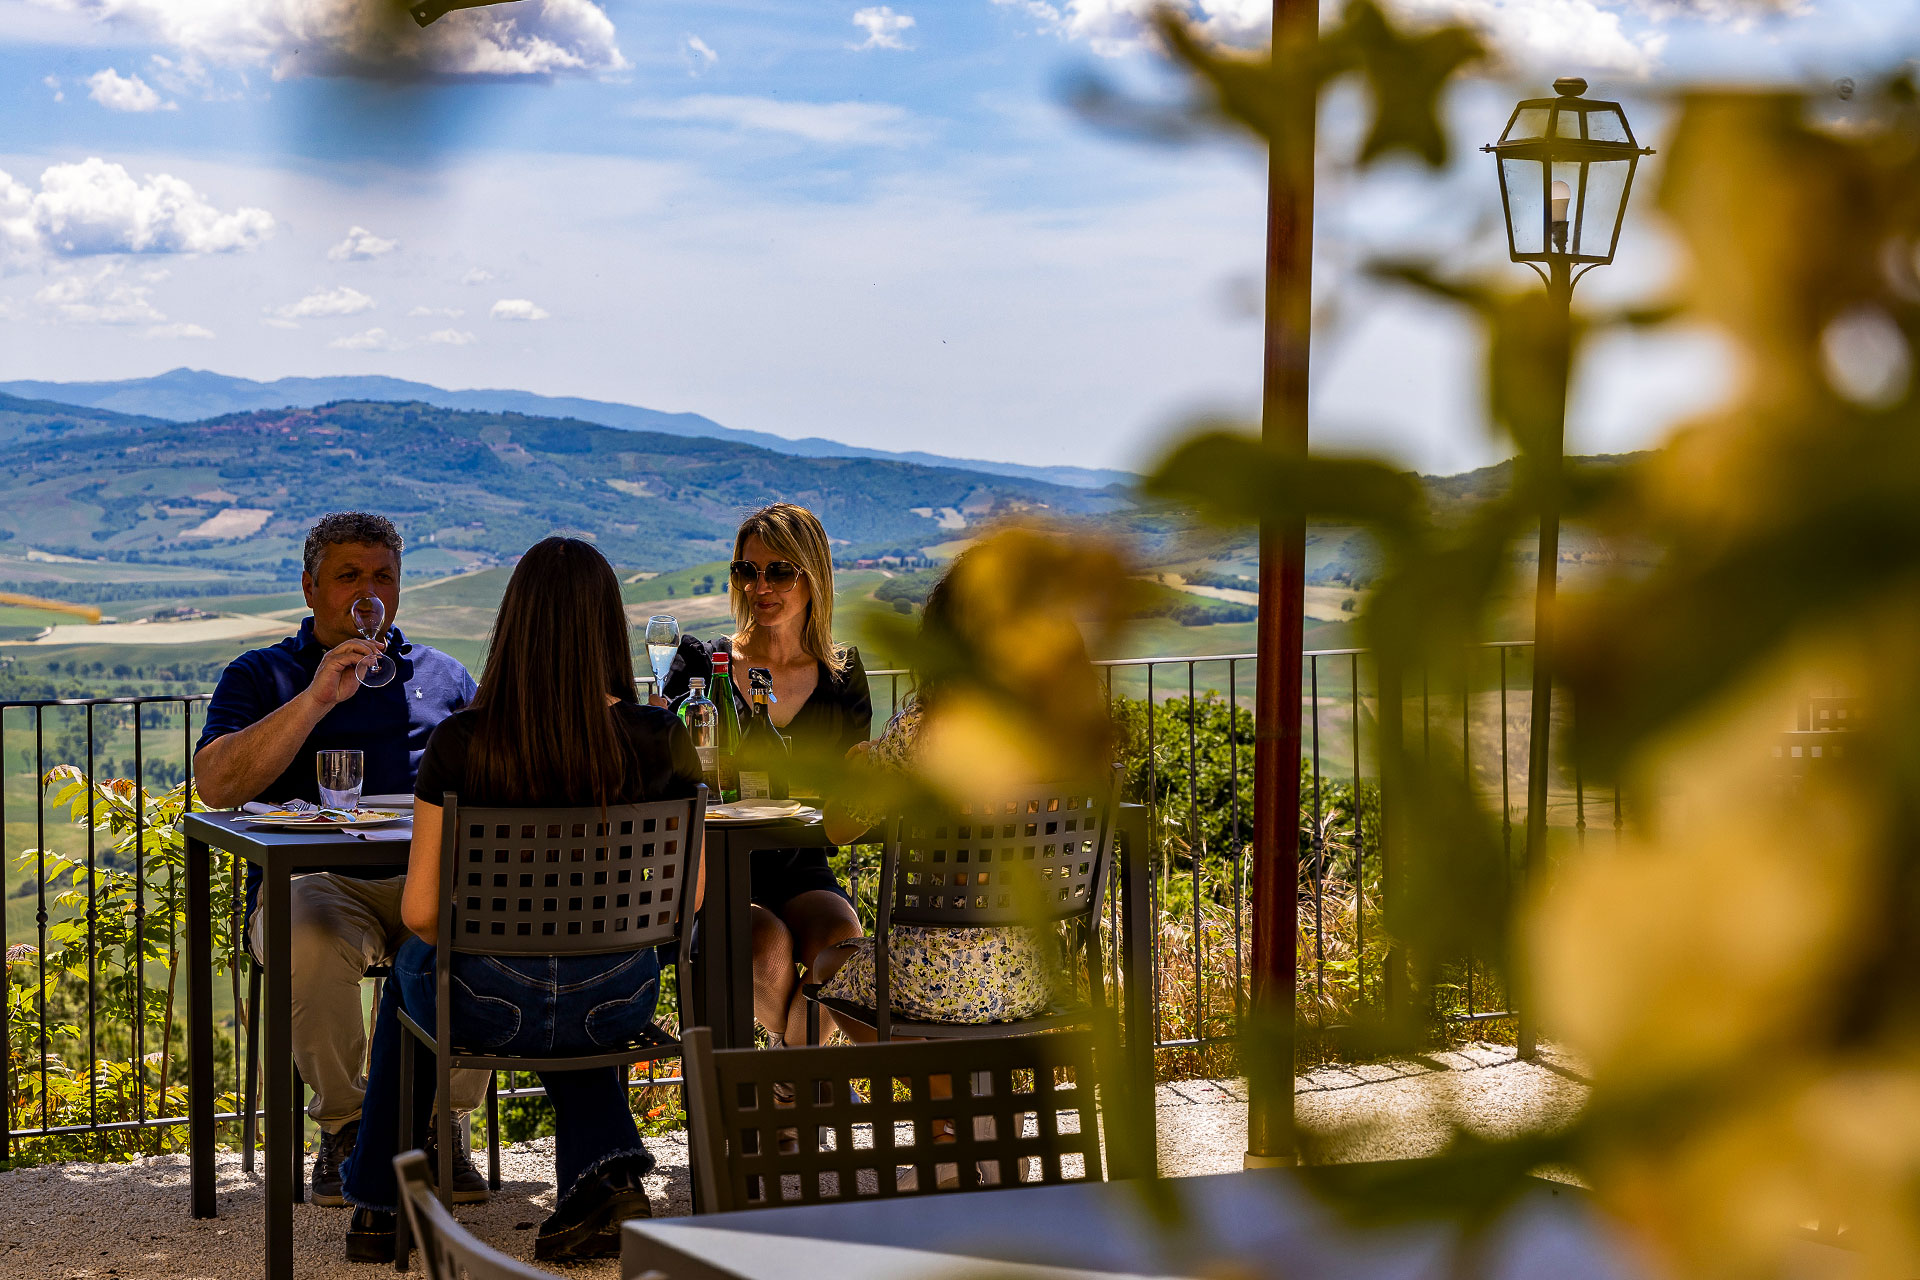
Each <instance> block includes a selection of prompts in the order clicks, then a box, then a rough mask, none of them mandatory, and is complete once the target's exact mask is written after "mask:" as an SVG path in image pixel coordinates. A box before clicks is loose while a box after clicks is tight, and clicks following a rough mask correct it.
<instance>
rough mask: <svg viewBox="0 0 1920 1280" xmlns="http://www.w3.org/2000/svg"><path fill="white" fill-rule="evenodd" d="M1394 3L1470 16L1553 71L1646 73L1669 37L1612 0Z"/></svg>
mask: <svg viewBox="0 0 1920 1280" xmlns="http://www.w3.org/2000/svg"><path fill="white" fill-rule="evenodd" d="M1396 7H1397V8H1399V9H1400V10H1401V11H1402V12H1404V13H1406V14H1409V15H1411V16H1415V17H1420V18H1426V19H1430V20H1437V19H1447V18H1452V19H1458V20H1461V21H1465V22H1468V23H1470V24H1472V25H1473V26H1476V27H1479V28H1480V29H1481V30H1483V31H1484V32H1486V34H1487V37H1488V40H1489V42H1490V43H1491V44H1492V45H1493V47H1494V48H1495V49H1496V50H1498V51H1499V52H1500V53H1501V54H1503V55H1504V56H1505V57H1506V58H1508V59H1509V60H1511V61H1512V62H1514V63H1515V64H1517V65H1518V66H1520V67H1525V68H1531V69H1537V70H1540V71H1552V72H1553V73H1554V74H1565V73H1566V72H1567V70H1568V69H1569V68H1571V69H1575V70H1586V69H1596V70H1604V71H1617V72H1626V73H1628V74H1631V75H1636V76H1644V75H1646V74H1648V73H1649V72H1650V71H1652V70H1653V68H1654V66H1655V65H1656V64H1657V63H1658V62H1659V59H1660V53H1661V51H1662V50H1663V49H1664V48H1665V47H1666V42H1667V38H1666V36H1665V34H1664V33H1662V32H1658V31H1643V32H1639V33H1637V34H1636V33H1632V32H1629V31H1628V30H1627V28H1626V26H1625V24H1624V22H1623V21H1622V16H1621V15H1620V14H1619V13H1617V12H1615V11H1614V4H1613V0H1398V4H1397V6H1396ZM1701 16H1703V17H1709V18H1712V17H1716V16H1727V17H1730V16H1732V15H1731V13H1727V14H1725V15H1715V14H1712V13H1707V12H1702V13H1701Z"/></svg>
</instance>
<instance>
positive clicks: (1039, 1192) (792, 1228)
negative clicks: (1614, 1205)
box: [621, 1169, 1641, 1280]
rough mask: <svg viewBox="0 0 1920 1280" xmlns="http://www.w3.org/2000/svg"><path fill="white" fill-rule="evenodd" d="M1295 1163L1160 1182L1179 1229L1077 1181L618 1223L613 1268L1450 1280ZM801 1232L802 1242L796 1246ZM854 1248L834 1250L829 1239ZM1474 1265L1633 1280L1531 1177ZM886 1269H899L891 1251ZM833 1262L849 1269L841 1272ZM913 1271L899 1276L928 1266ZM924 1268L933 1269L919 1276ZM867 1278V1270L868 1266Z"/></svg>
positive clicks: (1123, 1197)
mask: <svg viewBox="0 0 1920 1280" xmlns="http://www.w3.org/2000/svg"><path fill="white" fill-rule="evenodd" d="M1303 1172H1306V1173H1307V1174H1308V1176H1311V1173H1310V1171H1302V1170H1297V1169H1276V1170H1264V1171H1259V1172H1250V1173H1226V1174H1212V1175H1207V1176H1204V1177H1196V1178H1172V1179H1166V1180H1164V1181H1163V1182H1161V1183H1160V1184H1158V1185H1159V1187H1161V1188H1164V1189H1167V1190H1168V1191H1169V1192H1170V1193H1171V1194H1172V1195H1173V1196H1174V1197H1176V1198H1177V1203H1178V1205H1179V1221H1181V1222H1182V1223H1183V1226H1182V1227H1181V1228H1180V1229H1175V1230H1169V1229H1165V1228H1162V1227H1160V1226H1157V1225H1156V1218H1155V1216H1154V1214H1153V1213H1151V1212H1149V1202H1148V1200H1147V1199H1146V1197H1145V1195H1144V1193H1143V1187H1144V1184H1138V1183H1127V1182H1108V1183H1075V1184H1066V1185H1060V1186H1049V1187H1021V1188H1011V1189H1008V1190H1004V1191H981V1192H971V1193H967V1194H965V1195H964V1196H939V1197H930V1198H926V1199H921V1198H919V1197H909V1198H904V1199H890V1200H865V1201H858V1202H849V1203H846V1204H830V1205H805V1206H793V1207H790V1208H781V1209H760V1210H755V1211H751V1212H744V1213H726V1214H711V1215H708V1216H705V1217H699V1218H679V1219H659V1220H647V1219H636V1220H633V1221H630V1222H628V1223H626V1224H625V1226H624V1227H623V1228H622V1234H623V1255H622V1257H623V1262H622V1268H621V1273H622V1274H623V1275H624V1276H627V1277H629V1280H631V1278H632V1277H634V1276H637V1275H640V1274H642V1273H643V1272H644V1271H646V1270H648V1269H655V1268H657V1269H658V1270H660V1271H663V1272H665V1273H666V1274H667V1275H668V1276H669V1277H672V1276H673V1275H674V1271H673V1267H672V1265H671V1263H672V1261H673V1260H674V1258H675V1257H676V1256H677V1257H679V1258H680V1259H681V1260H682V1271H683V1273H689V1274H691V1273H694V1272H696V1271H698V1268H696V1267H688V1266H687V1265H686V1261H685V1260H686V1259H689V1258H692V1259H700V1260H704V1261H708V1262H710V1263H711V1264H713V1265H712V1266H711V1267H709V1268H708V1269H707V1271H706V1272H705V1274H708V1275H714V1274H730V1275H734V1276H738V1277H742V1278H743V1280H763V1278H764V1280H775V1278H776V1277H782V1276H790V1275H792V1274H795V1272H794V1270H793V1257H794V1253H793V1250H795V1249H796V1248H804V1249H805V1250H807V1251H808V1252H809V1255H810V1257H811V1256H812V1255H818V1257H815V1258H813V1261H814V1262H815V1263H817V1264H818V1265H817V1267H816V1269H817V1271H818V1272H819V1273H820V1274H834V1275H836V1277H837V1278H838V1280H855V1277H857V1276H864V1275H865V1272H864V1271H863V1269H862V1268H863V1267H864V1266H866V1265H867V1263H868V1262H871V1261H874V1260H873V1259H871V1258H869V1257H868V1256H867V1255H866V1252H865V1251H866V1250H867V1249H868V1248H869V1247H884V1248H887V1249H892V1250H898V1249H906V1250H913V1251H916V1252H917V1253H918V1254H920V1255H922V1256H923V1257H925V1258H926V1259H927V1265H928V1266H931V1264H932V1262H933V1261H934V1260H936V1259H938V1260H943V1261H944V1262H945V1264H946V1266H947V1267H948V1269H949V1270H950V1271H951V1270H952V1269H953V1262H954V1259H956V1258H972V1259H984V1260H987V1261H992V1262H1002V1263H1012V1264H1016V1265H1026V1266H1040V1267H1056V1268H1068V1269H1078V1270H1082V1271H1088V1272H1097V1273H1101V1274H1104V1275H1109V1276H1114V1275H1132V1276H1177V1275H1198V1274H1202V1273H1206V1274H1215V1275H1217V1274H1221V1273H1222V1272H1224V1271H1234V1272H1236V1273H1239V1274H1244V1275H1247V1276H1250V1277H1259V1276H1274V1277H1275V1278H1276V1280H1278V1277H1279V1276H1280V1275H1281V1265H1280V1264H1281V1263H1282V1261H1284V1274H1285V1276H1286V1277H1287V1280H1335V1278H1338V1280H1347V1278H1348V1277H1352V1278H1354V1280H1359V1278H1360V1277H1367V1280H1403V1278H1404V1280H1442V1278H1444V1277H1449V1276H1451V1275H1454V1274H1456V1272H1455V1271H1454V1268H1455V1267H1456V1266H1457V1264H1458V1261H1459V1258H1458V1253H1457V1240H1456V1239H1455V1237H1454V1236H1453V1235H1452V1234H1451V1232H1450V1231H1449V1230H1448V1229H1446V1228H1444V1227H1440V1226H1434V1225H1406V1226H1396V1227H1389V1228H1377V1229H1373V1230H1369V1231H1365V1232H1361V1231H1357V1230H1354V1229H1351V1228H1348V1227H1346V1226H1344V1225H1343V1224H1342V1223H1341V1222H1340V1221H1339V1220H1338V1219H1337V1218H1336V1217H1335V1215H1334V1214H1333V1212H1332V1211H1331V1210H1330V1209H1328V1208H1327V1207H1326V1206H1324V1205H1323V1204H1322V1203H1321V1202H1320V1201H1318V1200H1317V1199H1315V1198H1314V1197H1313V1196H1312V1195H1311V1194H1310V1193H1309V1192H1308V1190H1307V1189H1306V1188H1305V1186H1304V1185H1303V1184H1302V1174H1303ZM796 1241H806V1242H808V1243H805V1244H796ZM835 1244H839V1245H851V1246H856V1247H855V1248H854V1249H853V1250H851V1251H850V1252H849V1253H848V1254H847V1255H846V1256H845V1258H844V1259H843V1258H841V1256H840V1255H838V1254H836V1253H835V1252H834V1248H833V1246H834V1245H835ZM1484 1248H1485V1252H1484V1253H1481V1254H1479V1255H1478V1256H1477V1257H1476V1260H1475V1263H1476V1265H1475V1266H1474V1269H1473V1274H1474V1275H1476V1276H1478V1277H1483V1278H1486V1280H1493V1278H1494V1277H1501V1278H1504V1277H1509V1276H1511V1277H1515V1278H1516V1280H1517V1278H1518V1277H1521V1276H1542V1275H1551V1276H1555V1277H1557V1278H1561V1280H1632V1278H1633V1277H1636V1276H1638V1275H1639V1274H1641V1273H1640V1272H1638V1271H1637V1270H1636V1269H1634V1268H1633V1267H1631V1266H1630V1265H1629V1264H1628V1262H1627V1256H1626V1254H1625V1252H1624V1250H1622V1249H1621V1248H1620V1247H1619V1246H1618V1245H1617V1244H1616V1243H1615V1242H1614V1241H1613V1240H1612V1239H1610V1238H1609V1237H1608V1235H1607V1234H1606V1233H1605V1231H1604V1230H1603V1229H1602V1227H1601V1225H1600V1223H1599V1221H1598V1219H1597V1218H1596V1217H1595V1216H1594V1214H1593V1212H1592V1210H1591V1209H1590V1208H1589V1207H1588V1203H1587V1200H1586V1197H1585V1195H1584V1194H1583V1193H1581V1192H1578V1191H1576V1190H1574V1189H1572V1188H1567V1187H1558V1186H1556V1185H1555V1184H1550V1183H1541V1184H1540V1185H1539V1186H1538V1187H1536V1189H1535V1190H1534V1191H1533V1192H1532V1193H1531V1194H1529V1195H1526V1196H1524V1197H1523V1198H1522V1199H1521V1201H1520V1202H1518V1203H1517V1204H1516V1205H1515V1206H1514V1208H1513V1209H1511V1210H1510V1211H1509V1212H1508V1214H1507V1215H1506V1216H1505V1217H1504V1218H1502V1219H1501V1220H1500V1222H1499V1223H1498V1224H1496V1226H1495V1227H1494V1228H1493V1229H1492V1232H1491V1234H1490V1235H1489V1236H1488V1238H1487V1240H1486V1241H1485V1243H1484ZM722 1259H724V1261H723V1260H722ZM891 1265H902V1266H904V1265H905V1260H900V1259H895V1260H894V1261H893V1263H892V1264H891ZM843 1267H844V1270H843ZM924 1269H925V1268H922V1267H911V1268H909V1271H910V1272H918V1271H921V1270H924ZM927 1273H928V1274H931V1272H930V1271H928V1272H927ZM876 1274H878V1273H876Z"/></svg>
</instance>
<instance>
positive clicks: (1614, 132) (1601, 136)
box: [1587, 107, 1632, 142]
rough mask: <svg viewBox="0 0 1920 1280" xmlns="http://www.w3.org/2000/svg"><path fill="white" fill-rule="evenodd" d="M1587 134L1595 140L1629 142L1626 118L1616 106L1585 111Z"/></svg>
mask: <svg viewBox="0 0 1920 1280" xmlns="http://www.w3.org/2000/svg"><path fill="white" fill-rule="evenodd" d="M1587 136H1588V137H1589V138H1592V139H1593V140H1594V141H1595V142H1630V141H1632V139H1630V138H1629V137H1628V136H1627V118H1626V116H1625V115H1623V114H1621V111H1620V108H1618V107H1607V108H1605V109H1604V110H1600V111H1589V112H1587Z"/></svg>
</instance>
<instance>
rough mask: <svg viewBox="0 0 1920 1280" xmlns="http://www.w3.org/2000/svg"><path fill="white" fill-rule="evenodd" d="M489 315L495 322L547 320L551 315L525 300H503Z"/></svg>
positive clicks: (497, 303) (495, 304)
mask: <svg viewBox="0 0 1920 1280" xmlns="http://www.w3.org/2000/svg"><path fill="white" fill-rule="evenodd" d="M487 314H488V315H489V316H491V317H493V318H494V319H495V320H545V319H546V318H547V317H548V315H549V314H550V313H549V312H548V311H547V310H546V309H545V308H542V307H536V306H535V305H534V304H533V303H531V302H529V301H528V300H527V299H525V298H502V299H500V301H498V302H496V303H494V304H493V310H491V311H489V312H487Z"/></svg>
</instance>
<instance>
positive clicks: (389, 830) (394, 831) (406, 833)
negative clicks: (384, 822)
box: [346, 825, 413, 840]
mask: <svg viewBox="0 0 1920 1280" xmlns="http://www.w3.org/2000/svg"><path fill="white" fill-rule="evenodd" d="M346 834H348V835H350V836H352V837H353V838H354V839H355V840H411V839H413V828H412V827H402V826H397V825H396V826H391V827H361V828H358V829H356V830H352V831H349V832H347V833H346Z"/></svg>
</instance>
